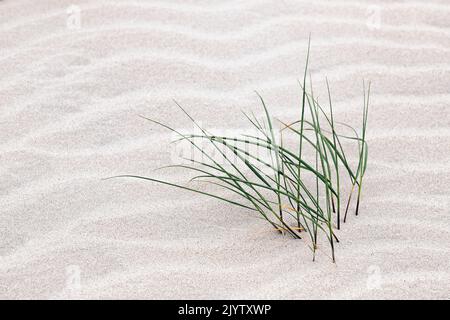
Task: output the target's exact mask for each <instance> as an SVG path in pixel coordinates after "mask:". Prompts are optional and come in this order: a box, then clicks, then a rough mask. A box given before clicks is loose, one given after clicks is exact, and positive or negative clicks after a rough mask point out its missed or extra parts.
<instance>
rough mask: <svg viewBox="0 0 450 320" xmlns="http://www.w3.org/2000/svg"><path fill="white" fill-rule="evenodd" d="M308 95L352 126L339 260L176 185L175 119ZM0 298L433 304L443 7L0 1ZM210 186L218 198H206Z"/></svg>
mask: <svg viewBox="0 0 450 320" xmlns="http://www.w3.org/2000/svg"><path fill="white" fill-rule="evenodd" d="M309 33H311V35H312V48H311V61H310V70H311V72H312V78H313V80H314V84H315V88H316V92H317V95H319V97H326V91H325V89H326V87H325V82H324V81H325V77H328V79H329V82H330V85H331V91H332V95H333V99H334V112H335V116H336V117H337V118H338V119H340V120H342V121H344V122H347V123H350V124H352V125H354V126H359V125H360V123H361V110H362V103H363V101H362V98H363V88H362V81H363V79H365V80H371V81H372V96H371V109H370V115H369V128H368V132H367V139H368V143H369V164H368V170H367V172H366V175H365V186H364V192H363V198H362V203H361V208H360V215H359V216H358V217H355V216H354V215H353V213H352V214H350V215H349V219H348V221H347V223H346V224H344V225H343V230H341V231H340V232H339V233H338V234H339V237H340V239H341V243H340V244H339V245H337V247H336V258H337V263H336V264H333V263H332V262H331V260H330V258H329V257H328V256H327V255H328V252H329V251H328V248H327V247H326V245H325V244H324V245H323V250H321V248H320V247H319V251H318V256H317V259H316V262H312V261H311V260H312V259H311V251H310V250H309V249H308V247H307V246H306V244H305V242H303V241H301V240H293V239H291V238H289V237H287V236H285V237H283V236H281V235H279V234H277V233H275V232H273V231H272V230H271V229H270V226H269V225H267V224H266V223H265V222H264V221H262V220H260V219H257V216H256V215H255V214H254V213H252V212H248V211H245V210H244V209H238V208H236V207H231V206H230V205H227V204H224V203H221V202H218V201H216V200H214V199H209V198H205V197H203V196H201V195H197V194H192V193H188V192H186V191H182V190H178V189H173V188H170V187H166V186H161V185H156V184H154V183H146V182H144V181H139V180H132V179H115V180H114V179H113V180H106V181H105V180H102V178H105V177H108V176H113V175H118V174H140V175H147V176H153V177H157V178H163V179H167V180H169V181H172V182H177V183H182V182H184V181H186V179H187V175H186V174H185V173H183V172H180V171H179V170H169V171H155V172H154V171H153V169H154V168H157V167H159V166H161V165H165V164H172V163H173V160H174V157H173V154H172V152H171V149H170V148H169V147H168V143H169V142H170V139H171V135H170V134H169V133H168V132H167V131H164V130H163V129H162V128H159V127H156V126H154V125H152V124H150V123H149V122H146V121H145V120H143V119H142V118H139V117H138V115H144V116H147V117H150V118H154V119H159V120H163V121H164V122H168V123H170V124H171V125H172V126H173V127H176V128H186V129H190V128H192V125H191V124H190V123H189V121H188V120H187V119H186V117H184V116H183V114H182V113H181V112H180V111H179V110H178V109H177V107H176V106H175V105H174V103H173V101H172V99H176V100H177V101H178V102H180V104H182V105H183V106H184V107H185V108H186V109H188V110H189V111H190V113H191V114H192V115H193V116H194V117H195V118H196V119H197V120H199V121H201V122H202V124H203V125H204V126H206V127H209V128H217V129H219V130H227V129H239V128H246V127H247V123H246V121H245V119H244V118H243V117H242V116H241V113H240V110H241V109H242V110H253V111H255V112H258V113H259V114H261V115H262V109H261V107H260V103H259V101H258V98H257V96H256V95H255V93H254V92H253V91H254V90H258V92H259V93H260V94H261V95H262V96H263V97H264V98H265V100H266V102H267V105H268V107H269V108H270V110H271V113H272V114H273V116H275V117H278V118H281V119H284V120H285V121H290V120H292V121H294V120H296V119H298V117H299V112H300V109H299V106H300V97H301V91H300V89H299V87H298V84H297V79H299V78H301V76H302V74H303V68H304V63H305V55H306V50H307V43H308V36H309ZM0 61H1V62H0V75H1V76H0V101H1V108H0V129H1V130H0V298H8V299H20V298H43V299H54V298H149V299H157V298H200V299H201V298H224V299H232V298H233V299H239V298H244V299H245V298H277V299H298V298H319V299H330V298H344V299H347V298H358V299H359V298H371V299H372V298H373V299H380V298H405V299H413V298H449V296H450V215H449V208H450V197H449V194H450V187H449V186H450V183H449V181H450V152H449V150H450V5H449V2H448V1H447V0H440V1H439V0H433V1H400V0H398V1H390V0H389V1H388V0H385V1H369V0H367V1H362V0H361V1H356V0H339V1H325V0H318V1H300V0H298V1H294V0H284V1H265V0H248V1H240V0H230V1H217V0H208V1H206V0H203V1H201V0H199V1H194V0H189V1H186V0H170V1H152V0H149V1H125V0H110V1H87V0H86V1H76V0H70V1H66V0H45V1H44V0H43V1H35V0H3V1H0ZM219 192H220V191H219Z"/></svg>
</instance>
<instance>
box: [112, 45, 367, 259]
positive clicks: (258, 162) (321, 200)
mask: <svg viewBox="0 0 450 320" xmlns="http://www.w3.org/2000/svg"><path fill="white" fill-rule="evenodd" d="M308 63H309V46H308V54H307V59H306V64H305V69H304V76H303V82H301V83H299V87H300V89H301V105H300V109H299V119H298V120H296V121H292V122H289V123H286V122H285V121H282V120H279V119H276V120H274V119H273V118H272V117H271V115H270V112H269V109H268V107H267V105H266V103H265V101H264V99H263V97H262V96H261V95H259V94H258V93H256V94H257V95H258V97H259V100H260V102H261V105H262V109H263V114H264V116H263V117H262V118H261V119H260V118H258V117H256V116H255V115H254V114H253V113H250V114H248V113H245V112H243V115H244V117H245V118H246V119H247V120H248V121H249V123H250V125H251V126H252V127H253V128H254V129H255V132H256V133H255V134H241V135H238V136H220V135H214V134H213V133H210V132H209V131H208V130H207V129H205V128H203V127H202V126H201V125H200V124H199V123H198V122H197V121H196V120H195V119H194V118H193V117H192V116H191V115H190V114H189V113H188V112H187V111H186V109H185V108H183V107H182V106H181V105H180V104H179V103H177V102H175V103H176V105H177V106H178V107H179V108H180V110H181V112H183V113H184V114H185V115H186V116H187V117H188V118H189V119H190V121H191V122H192V123H193V124H194V126H195V127H196V128H197V129H198V130H199V133H196V134H185V133H182V132H180V131H179V130H176V129H174V128H173V127H172V126H169V125H167V124H165V123H162V122H160V121H157V120H153V119H149V118H145V117H143V118H145V119H146V120H148V121H150V122H152V123H154V124H156V125H159V126H162V127H164V128H165V129H167V130H169V131H171V132H172V133H174V134H176V135H177V137H178V138H177V141H178V142H184V143H188V144H189V145H190V146H191V147H192V148H193V149H195V150H196V152H197V153H199V154H200V155H201V160H196V159H193V158H191V159H188V160H189V162H188V163H186V164H185V163H183V164H175V165H169V166H166V167H164V168H169V169H170V168H172V169H173V168H179V169H182V170H189V171H192V172H194V173H195V176H194V177H193V178H192V179H191V181H190V182H192V181H202V182H208V183H210V184H212V185H214V186H215V187H220V188H223V189H224V190H226V192H225V193H227V194H228V196H225V195H222V194H215V193H211V192H208V191H205V190H202V189H200V188H194V187H193V186H192V184H190V183H188V184H186V185H182V184H178V183H171V182H168V181H165V180H161V179H155V178H151V177H145V176H141V175H121V176H117V177H131V178H138V179H144V180H148V181H153V182H157V183H161V184H165V185H169V186H173V187H177V188H181V189H184V190H189V191H192V192H195V193H198V194H202V195H205V196H209V197H213V198H215V199H218V200H221V201H225V202H227V203H228V204H231V205H234V206H238V207H241V208H245V209H248V210H251V211H255V212H257V213H258V214H259V215H260V217H261V218H263V219H264V220H266V221H267V222H268V223H269V224H270V225H271V227H272V228H273V229H274V230H276V231H277V232H279V233H281V234H288V235H290V236H292V237H293V238H295V239H305V240H306V242H307V243H308V244H309V247H310V248H311V250H312V252H313V260H314V259H315V258H316V251H317V250H318V248H319V241H320V239H324V240H325V242H328V244H329V248H330V251H331V258H332V260H333V262H334V261H335V260H336V256H335V247H336V243H337V242H339V239H338V237H337V234H336V230H339V229H340V228H341V222H345V221H346V220H347V218H348V213H349V212H350V207H351V206H352V197H353V198H354V197H356V205H355V214H356V215H358V213H359V207H360V201H361V195H362V186H363V180H364V179H363V178H364V174H365V172H366V168H367V159H368V146H367V142H366V129H367V120H368V109H369V95H370V83H369V85H368V86H367V88H366V84H364V85H363V87H364V88H363V89H364V98H363V108H362V125H361V128H360V133H358V131H357V130H356V129H354V128H353V127H352V126H350V125H348V124H344V123H341V122H338V121H336V119H335V116H334V112H333V103H332V98H331V89H330V85H329V82H328V80H326V89H327V92H328V99H327V100H328V101H327V103H326V104H327V106H326V107H324V106H323V105H321V104H320V103H319V101H318V99H317V98H316V97H315V95H314V91H313V86H312V81H311V77H310V75H309V72H308ZM308 75H309V76H308ZM339 129H341V130H342V131H345V132H344V133H340V130H339ZM287 137H289V138H291V139H292V138H294V140H295V141H297V142H298V143H297V145H296V146H294V147H291V146H288V145H287V144H286V143H285V140H286V138H287ZM205 141H206V142H207V143H209V144H210V147H212V148H213V151H211V149H208V150H206V149H205V148H204V147H203V142H205ZM344 142H345V143H344ZM349 143H350V144H355V145H356V146H357V147H355V149H357V153H356V155H354V156H352V157H350V156H349V154H348V152H347V151H346V150H347V149H348V144H349ZM344 144H345V147H344ZM250 148H257V149H263V150H265V151H266V152H268V153H269V155H270V156H269V158H268V159H265V158H263V157H260V156H259V155H258V153H254V152H251V151H249V149H250ZM218 159H219V160H218ZM344 178H345V179H344ZM346 181H347V182H348V183H347V184H348V189H347V190H349V191H347V192H346V193H344V192H343V185H344V184H346ZM344 194H345V196H344ZM354 194H355V196H353V195H354ZM344 207H345V211H344V214H343V217H342V215H341V211H342V208H344ZM341 220H342V221H341Z"/></svg>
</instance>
